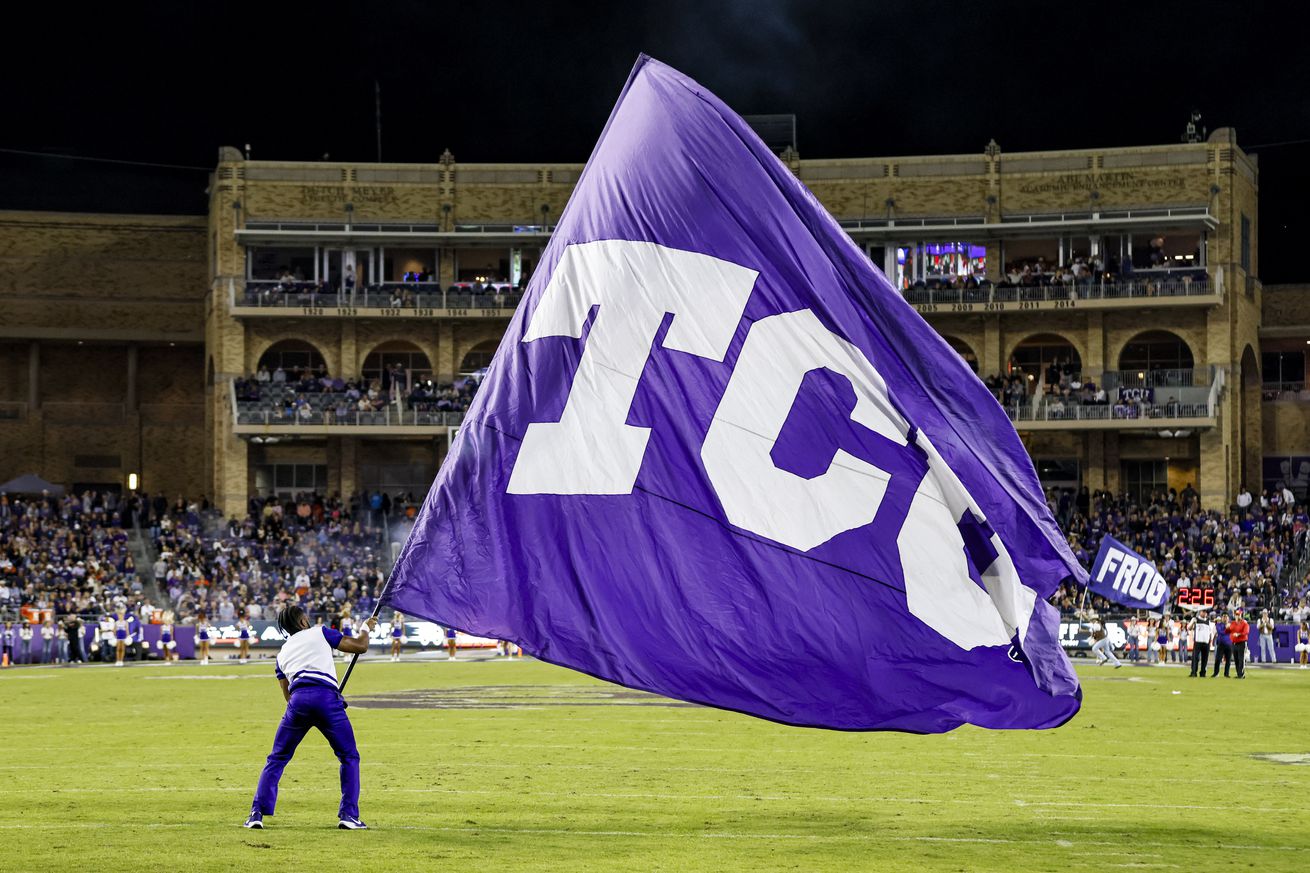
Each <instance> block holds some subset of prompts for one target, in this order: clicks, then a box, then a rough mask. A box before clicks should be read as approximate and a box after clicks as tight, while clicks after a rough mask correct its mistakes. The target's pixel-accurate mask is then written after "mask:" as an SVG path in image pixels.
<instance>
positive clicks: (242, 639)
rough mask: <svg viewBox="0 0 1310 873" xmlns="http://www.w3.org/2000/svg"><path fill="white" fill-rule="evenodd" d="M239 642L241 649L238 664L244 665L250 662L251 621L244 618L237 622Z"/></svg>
mask: <svg viewBox="0 0 1310 873" xmlns="http://www.w3.org/2000/svg"><path fill="white" fill-rule="evenodd" d="M237 641H238V643H237V644H238V645H239V646H240V647H241V652H240V654H239V655H238V656H237V663H238V664H244V663H246V662H247V661H249V660H250V619H248V618H242V619H241V620H240V621H238V622H237Z"/></svg>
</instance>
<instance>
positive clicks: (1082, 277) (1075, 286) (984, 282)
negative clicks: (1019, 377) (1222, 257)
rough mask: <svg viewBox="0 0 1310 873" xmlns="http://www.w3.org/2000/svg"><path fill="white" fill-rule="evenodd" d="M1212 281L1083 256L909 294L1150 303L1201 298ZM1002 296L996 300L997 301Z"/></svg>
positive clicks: (1013, 267)
mask: <svg viewBox="0 0 1310 873" xmlns="http://www.w3.org/2000/svg"><path fill="white" fill-rule="evenodd" d="M1150 263H1151V269H1155V270H1160V269H1162V268H1165V267H1167V266H1168V265H1167V264H1166V263H1165V262H1164V261H1162V260H1160V261H1157V260H1156V259H1155V257H1154V256H1153V257H1152V259H1151V261H1150ZM1209 281H1210V280H1209V277H1208V275H1207V274H1206V272H1205V270H1203V269H1198V268H1185V269H1179V270H1169V271H1168V272H1157V273H1151V274H1146V275H1143V276H1141V277H1137V276H1136V275H1135V273H1134V270H1133V265H1132V263H1131V262H1130V261H1128V260H1124V261H1123V263H1122V264H1121V263H1119V261H1118V260H1117V259H1111V260H1110V262H1109V263H1108V264H1107V263H1106V262H1104V261H1102V260H1101V258H1099V257H1097V256H1093V257H1090V258H1089V257H1083V256H1079V257H1075V258H1073V259H1072V260H1071V261H1070V263H1068V264H1064V265H1056V266H1051V265H1049V264H1047V263H1046V259H1045V258H1044V257H1036V258H1031V259H1028V260H1023V261H1014V262H1012V263H1010V264H1008V265H1007V266H1006V268H1005V272H1004V273H1003V274H1002V276H1001V277H1000V278H999V279H998V280H996V281H995V282H993V281H992V280H990V279H988V278H987V277H986V276H983V275H974V274H969V275H964V276H957V275H952V274H944V275H940V276H928V277H926V278H920V279H918V280H916V281H914V282H907V288H908V290H910V291H948V290H950V291H960V292H962V293H963V296H962V299H964V300H965V301H969V300H970V299H973V300H974V301H975V302H977V301H982V300H985V299H987V294H986V293H985V292H989V291H991V290H993V289H1016V288H1024V289H1043V291H1044V292H1045V291H1049V290H1051V289H1056V290H1058V292H1059V296H1067V297H1068V298H1069V299H1071V300H1073V299H1078V298H1083V297H1095V296H1096V295H1097V294H1098V293H1099V292H1097V291H1094V290H1093V289H1094V288H1101V287H1102V286H1113V285H1118V286H1126V287H1128V288H1129V289H1130V290H1131V293H1132V294H1133V295H1140V296H1146V297H1155V296H1171V295H1178V294H1192V293H1201V292H1203V289H1204V288H1206V287H1207V286H1208V284H1209ZM972 292H978V294H977V296H976V297H971V293H972ZM1003 296H1004V295H997V297H998V299H1000V298H1002V297H1003ZM910 297H911V299H912V300H914V301H915V302H918V298H916V297H914V296H913V295H912V294H911V295H910ZM1021 297H1022V295H1021V296H1020V298H1012V299H1021ZM1044 297H1049V295H1048V294H1043V295H1042V296H1041V297H1039V298H1038V299H1042V298H1044Z"/></svg>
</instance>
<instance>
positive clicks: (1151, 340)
mask: <svg viewBox="0 0 1310 873" xmlns="http://www.w3.org/2000/svg"><path fill="white" fill-rule="evenodd" d="M1195 362H1196V359H1195V358H1194V357H1193V356H1192V350H1191V348H1190V347H1189V346H1188V345H1187V342H1186V341H1185V340H1184V339H1183V338H1182V337H1180V336H1179V335H1178V334H1176V333H1171V332H1170V331H1167V330H1148V331H1145V332H1143V333H1139V334H1137V336H1135V337H1133V338H1132V339H1130V340H1129V341H1128V342H1127V343H1126V344H1125V345H1124V347H1123V351H1121V352H1120V353H1119V369H1120V370H1122V371H1124V372H1132V373H1142V374H1146V373H1160V371H1172V372H1176V373H1179V374H1180V376H1179V379H1178V380H1173V381H1174V383H1175V384H1179V385H1184V384H1190V383H1191V379H1190V378H1188V379H1187V380H1186V381H1180V380H1181V379H1182V376H1181V373H1182V371H1185V370H1191V369H1192V368H1193V367H1194V366H1195ZM1142 378H1144V376H1143V377H1142ZM1157 381H1158V378H1157V379H1156V380H1152V382H1153V384H1154V383H1155V382H1157Z"/></svg>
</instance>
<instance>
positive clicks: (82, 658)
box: [64, 613, 86, 664]
mask: <svg viewBox="0 0 1310 873" xmlns="http://www.w3.org/2000/svg"><path fill="white" fill-rule="evenodd" d="M64 636H65V637H67V639H68V659H67V663H69V664H83V663H86V654H85V653H84V652H83V651H82V616H80V615H78V614H77V613H73V614H72V615H70V616H68V618H66V619H64Z"/></svg>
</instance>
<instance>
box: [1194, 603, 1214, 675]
mask: <svg viewBox="0 0 1310 873" xmlns="http://www.w3.org/2000/svg"><path fill="white" fill-rule="evenodd" d="M1188 629H1189V630H1190V631H1191V632H1192V672H1191V673H1190V674H1189V675H1190V676H1191V677H1193V678H1195V677H1196V675H1197V674H1196V671H1197V668H1198V667H1199V668H1200V670H1201V675H1202V676H1204V675H1205V669H1206V667H1207V666H1208V665H1209V663H1210V640H1211V639H1212V638H1213V637H1214V625H1212V624H1210V618H1209V617H1208V616H1207V615H1206V614H1205V612H1201V613H1200V614H1198V615H1197V616H1196V618H1194V619H1192V620H1191V621H1190V622H1189V623H1188Z"/></svg>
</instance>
